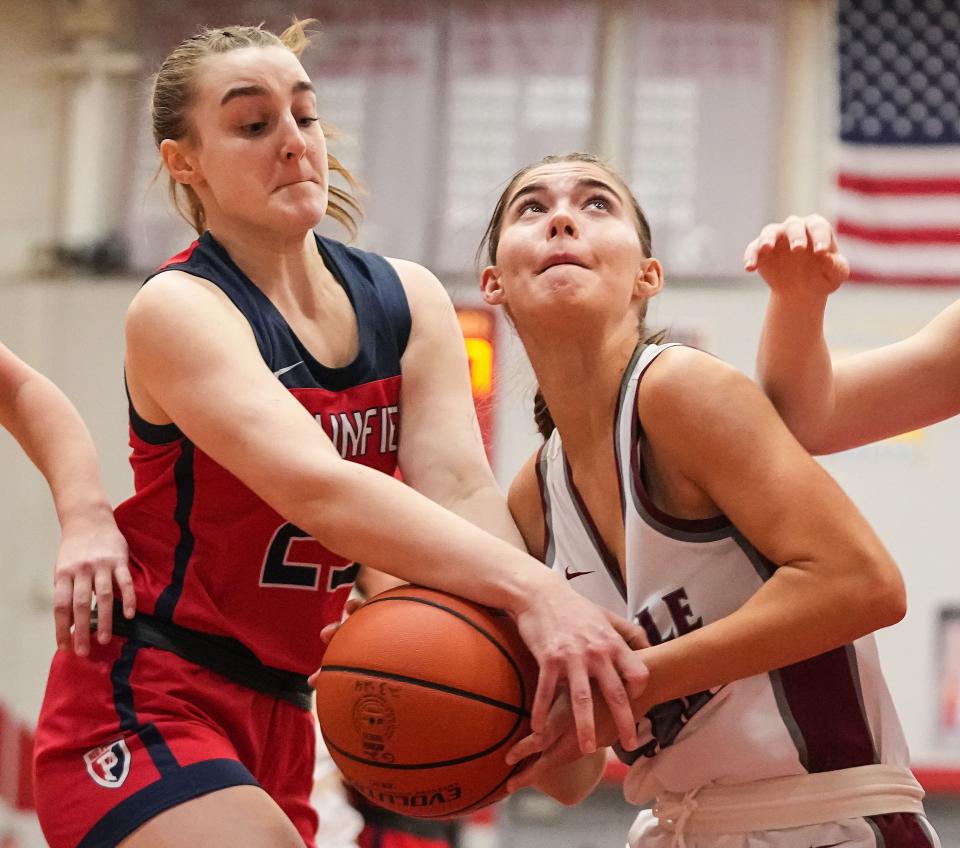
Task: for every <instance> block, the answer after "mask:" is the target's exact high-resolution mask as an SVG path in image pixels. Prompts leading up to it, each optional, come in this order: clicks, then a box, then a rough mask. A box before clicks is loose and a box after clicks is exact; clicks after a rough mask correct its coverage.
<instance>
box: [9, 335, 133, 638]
mask: <svg viewBox="0 0 960 848" xmlns="http://www.w3.org/2000/svg"><path fill="white" fill-rule="evenodd" d="M0 426H3V427H5V428H6V429H7V430H8V431H9V432H10V434H11V435H12V436H13V437H14V438H15V439H16V440H17V442H19V444H20V447H22V448H23V450H24V452H25V453H26V454H27V456H28V457H30V459H31V460H32V461H33V464H34V465H36V466H37V468H38V469H39V470H40V472H41V473H42V474H43V476H44V477H45V478H46V480H47V484H48V485H49V486H50V493H51V494H52V495H53V502H54V506H55V507H56V510H57V518H58V519H59V520H60V528H61V532H62V535H61V538H60V550H59V551H58V553H57V562H56V566H55V568H54V577H53V586H54V588H53V605H54V620H55V624H56V636H57V647H58V648H64V649H70V648H72V649H73V650H75V651H76V652H77V653H78V654H81V655H84V656H85V655H87V654H89V652H90V601H91V598H92V597H94V596H96V598H97V603H98V605H99V607H100V608H101V609H102V610H103V615H101V616H100V619H99V622H98V626H97V640H98V641H99V642H100V643H101V644H106V643H107V642H109V641H110V634H111V628H112V618H113V598H114V587H116V589H118V590H119V592H120V598H121V599H122V609H123V612H124V614H125V615H127V616H128V617H132V616H133V613H134V604H135V599H134V591H133V582H132V580H131V579H130V571H129V569H128V567H127V543H126V540H125V539H124V538H123V536H122V535H121V534H120V531H119V530H118V529H117V523H116V521H115V520H114V517H113V510H112V509H111V507H110V503H109V501H108V500H107V495H106V492H104V490H103V484H102V482H101V480H100V471H99V469H98V468H97V452H96V449H95V448H94V446H93V440H92V439H91V438H90V433H89V432H87V428H86V426H85V425H84V423H83V421H82V420H81V419H80V416H79V415H78V414H77V410H76V409H74V407H73V404H71V403H70V401H69V400H68V399H67V397H66V395H64V394H63V392H61V391H60V389H58V388H57V387H56V386H55V385H54V384H53V383H51V382H50V380H48V379H47V378H46V377H44V376H43V375H42V374H40V373H39V372H37V371H35V370H34V369H33V368H31V367H30V366H29V365H27V364H26V363H25V362H23V361H22V360H21V359H20V358H19V357H17V356H16V355H15V354H14V353H13V352H12V351H11V350H10V349H9V348H7V347H6V346H5V345H2V344H0ZM74 624H75V625H76V627H75V628H74V630H73V633H72V635H71V627H72V626H73V625H74Z"/></svg>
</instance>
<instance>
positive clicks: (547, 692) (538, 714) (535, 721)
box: [530, 663, 557, 734]
mask: <svg viewBox="0 0 960 848" xmlns="http://www.w3.org/2000/svg"><path fill="white" fill-rule="evenodd" d="M556 694H557V669H556V666H554V665H553V664H552V663H547V664H544V665H541V666H540V676H539V677H538V679H537V692H536V694H535V695H534V697H533V709H532V710H531V711H530V727H531V728H532V729H533V732H534V733H535V734H542V733H543V732H544V730H545V729H546V726H547V716H548V715H549V713H550V706H551V704H553V699H554V696H555V695H556Z"/></svg>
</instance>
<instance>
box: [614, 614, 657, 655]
mask: <svg viewBox="0 0 960 848" xmlns="http://www.w3.org/2000/svg"><path fill="white" fill-rule="evenodd" d="M602 612H603V614H604V616H606V619H607V621H609V622H610V624H611V625H612V626H613V629H614V630H616V631H617V633H618V634H620V638H621V639H623V641H624V642H626V643H627V645H629V646H630V648H631V650H634V651H639V650H641V649H642V648H649V647H650V640H649V639H648V638H647V632H646V631H645V630H644V629H643V628H642V627H640V625H638V624H633V623H631V622H629V621H627V620H626V619H625V618H621V617H620V616H619V615H617V614H616V613H615V612H611V611H610V610H608V609H604V610H602Z"/></svg>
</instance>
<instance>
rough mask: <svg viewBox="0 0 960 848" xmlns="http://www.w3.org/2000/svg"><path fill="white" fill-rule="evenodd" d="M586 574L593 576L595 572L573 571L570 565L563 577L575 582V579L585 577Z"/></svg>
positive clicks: (565, 569) (564, 570) (564, 571)
mask: <svg viewBox="0 0 960 848" xmlns="http://www.w3.org/2000/svg"><path fill="white" fill-rule="evenodd" d="M584 574H593V572H592V571H571V570H570V566H569V565H568V566H566V568H564V569H563V576H564V577H566V578H567V580H573V578H574V577H583V575H584Z"/></svg>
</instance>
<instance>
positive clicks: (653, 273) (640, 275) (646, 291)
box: [633, 256, 663, 298]
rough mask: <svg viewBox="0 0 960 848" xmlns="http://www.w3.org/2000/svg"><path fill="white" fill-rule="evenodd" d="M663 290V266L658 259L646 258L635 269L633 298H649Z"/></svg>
mask: <svg viewBox="0 0 960 848" xmlns="http://www.w3.org/2000/svg"><path fill="white" fill-rule="evenodd" d="M662 288H663V266H662V265H661V264H660V261H659V260H658V259H654V258H653V257H652V256H650V257H647V258H646V259H644V260H643V261H642V262H641V263H640V267H639V268H638V269H637V277H636V279H635V280H634V285H633V293H634V296H635V297H642V298H651V297H653V296H654V295H655V294H657V293H658V292H659V291H660V289H662Z"/></svg>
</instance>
